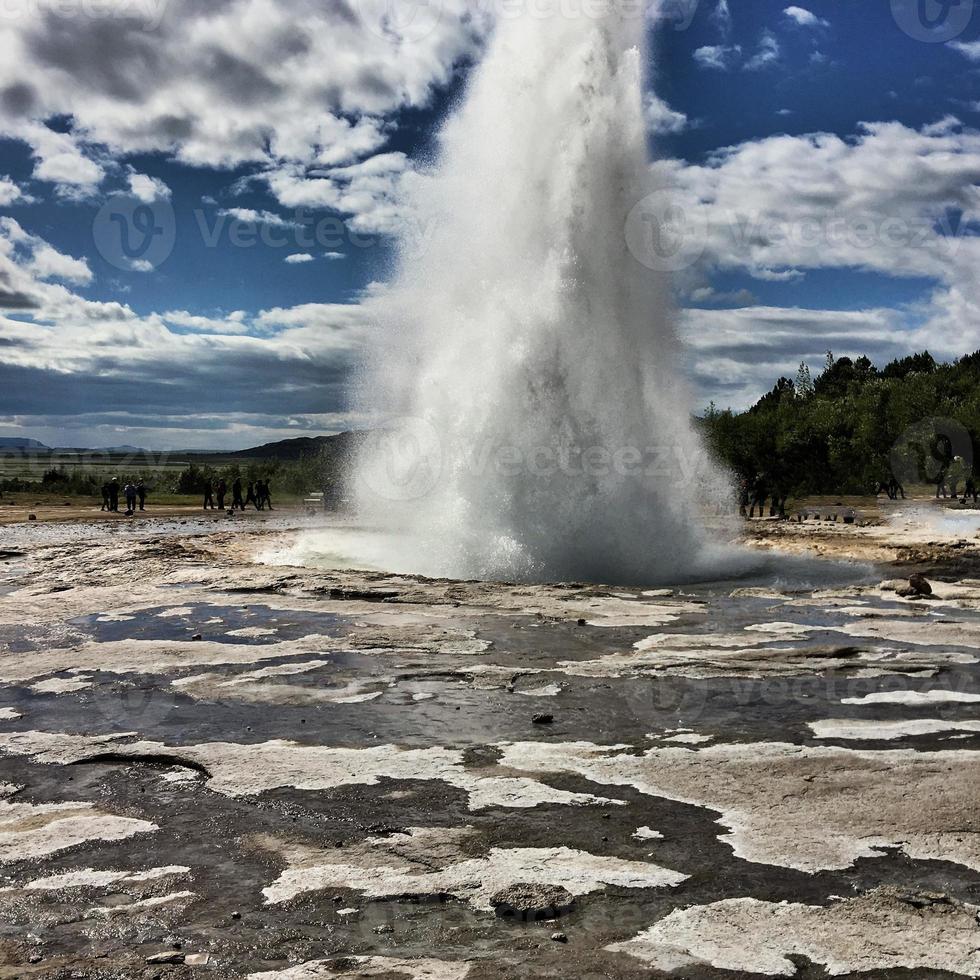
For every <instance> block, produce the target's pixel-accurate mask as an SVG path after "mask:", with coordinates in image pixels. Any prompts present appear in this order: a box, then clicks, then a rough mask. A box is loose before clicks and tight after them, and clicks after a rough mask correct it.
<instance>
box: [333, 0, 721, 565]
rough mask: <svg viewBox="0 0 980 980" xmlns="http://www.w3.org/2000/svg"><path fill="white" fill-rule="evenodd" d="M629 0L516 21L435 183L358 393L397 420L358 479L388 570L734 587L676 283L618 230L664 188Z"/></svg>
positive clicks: (421, 199) (471, 95) (502, 32)
mask: <svg viewBox="0 0 980 980" xmlns="http://www.w3.org/2000/svg"><path fill="white" fill-rule="evenodd" d="M618 6H619V5H617V4H610V5H609V8H610V9H609V11H608V12H607V13H605V14H603V15H602V16H601V17H598V18H589V17H586V16H584V15H583V16H578V17H574V16H565V17H561V16H553V17H548V18H533V17H523V18H510V19H503V20H502V21H501V23H500V24H499V25H498V27H497V31H496V34H495V36H494V39H493V42H492V44H491V47H490V50H489V51H488V53H487V56H486V58H485V59H484V61H483V63H482V64H481V66H480V68H479V69H478V70H477V71H476V73H475V76H474V78H473V79H472V81H471V83H470V88H469V92H468V95H467V98H466V99H465V102H464V104H463V105H462V107H461V108H460V109H459V111H458V112H457V113H456V114H455V115H454V117H453V118H452V119H450V121H449V122H448V123H447V125H446V127H445V129H444V132H443V134H442V152H441V158H440V160H439V163H438V166H437V168H436V171H435V173H434V174H433V175H431V176H430V177H426V178H424V179H420V180H419V182H418V187H417V188H416V190H415V193H414V199H413V201H412V204H413V210H414V212H415V213H416V214H417V215H419V216H420V219H421V220H420V223H419V224H418V225H417V226H416V229H415V230H416V231H417V232H418V231H419V230H422V231H423V232H424V234H414V235H410V236H406V237H405V239H404V240H403V241H402V244H401V250H400V268H399V272H398V274H397V276H396V279H395V281H394V283H393V284H392V287H391V289H390V290H389V291H387V292H386V294H385V296H384V297H383V298H382V299H381V300H380V301H379V303H378V309H379V322H380V326H381V330H382V333H381V336H380V337H378V338H377V340H376V341H375V342H374V349H375V354H374V355H373V356H372V360H371V363H370V364H369V365H368V366H367V367H366V368H365V370H364V372H363V374H362V375H361V376H360V377H359V380H358V390H357V397H356V399H355V403H356V408H358V409H359V410H360V411H361V412H364V413H367V414H369V415H371V416H372V417H373V418H375V419H379V420H380V425H381V427H380V428H379V429H376V430H375V432H374V434H373V435H372V436H371V437H370V438H369V439H368V440H367V442H366V444H365V445H364V447H363V449H362V451H361V452H360V454H359V456H358V458H357V460H356V463H355V466H354V468H353V469H354V472H353V480H352V493H353V495H354V497H355V499H356V503H357V506H358V510H359V513H360V514H361V515H362V516H363V517H364V518H365V520H366V522H367V523H368V524H369V525H370V526H372V527H374V528H377V529H378V530H380V531H381V532H382V534H381V537H380V539H379V540H380V542H381V543H380V544H378V543H376V544H375V553H374V554H373V556H372V560H373V562H374V563H377V564H381V565H383V566H385V567H388V568H390V569H392V570H400V571H415V572H421V573H424V574H430V575H443V576H450V577H463V578H493V579H511V580H536V581H545V580H552V581H554V580H591V581H603V582H610V583H612V582H624V581H629V582H636V583H640V582H662V581H666V580H670V581H679V580H682V579H685V578H687V579H690V578H697V577H703V576H706V575H709V576H710V577H718V572H719V565H718V561H719V549H718V547H717V546H716V545H715V544H712V545H711V546H709V544H708V540H709V532H707V531H706V530H705V524H704V520H705V517H704V512H705V509H706V506H705V505H706V504H707V505H708V509H710V505H712V504H716V505H717V506H716V508H715V512H716V517H717V514H720V513H721V512H722V511H723V510H726V509H730V508H728V507H727V503H728V499H729V496H730V487H729V486H728V483H727V479H726V477H724V476H723V475H721V474H720V472H718V471H716V470H715V469H714V468H713V466H712V465H711V463H710V462H709V460H708V459H707V457H706V454H705V451H704V449H703V447H702V446H701V444H700V442H699V440H698V438H697V436H696V434H695V432H694V430H693V428H692V425H691V422H690V409H689V402H688V399H687V396H686V392H685V388H684V384H683V383H682V382H681V380H680V379H679V377H678V369H677V366H676V363H675V357H676V355H677V353H678V346H679V345H678V340H677V336H676V333H675V329H674V326H673V324H672V320H671V311H670V303H669V300H668V295H667V294H668V288H669V284H668V282H667V281H666V277H665V276H664V275H661V274H657V273H654V272H651V271H650V269H648V268H645V267H644V266H643V265H642V264H640V262H638V261H637V260H636V258H634V256H633V255H632V254H631V253H630V250H629V248H628V247H627V241H626V236H625V234H624V228H625V227H626V224H627V218H628V216H629V215H630V213H631V211H633V210H634V208H635V206H636V205H637V203H638V202H640V201H641V200H643V199H644V198H645V197H646V196H647V195H649V194H651V192H654V191H656V188H655V187H654V186H653V185H652V183H651V177H650V168H649V165H648V160H647V142H646V133H645V128H644V113H643V97H642V92H643V86H642V69H641V49H642V42H643V37H644V21H643V18H642V17H641V16H636V15H633V16H631V15H627V14H624V13H621V12H619V11H618V9H617V8H618ZM715 523H716V524H718V525H720V524H721V523H722V522H721V520H720V518H719V519H716V521H715ZM725 536H727V535H725ZM725 536H720V527H714V528H713V529H712V530H711V532H710V539H711V541H712V542H718V541H721V540H723V538H724V537H725Z"/></svg>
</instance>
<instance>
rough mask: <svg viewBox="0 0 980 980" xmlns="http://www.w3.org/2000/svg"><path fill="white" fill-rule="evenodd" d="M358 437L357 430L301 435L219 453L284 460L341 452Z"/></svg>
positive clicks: (228, 455) (228, 456)
mask: <svg viewBox="0 0 980 980" xmlns="http://www.w3.org/2000/svg"><path fill="white" fill-rule="evenodd" d="M360 438H362V434H361V433H359V432H341V433H338V434H337V435H335V436H301V437H299V438H297V439H283V440H281V441H279V442H268V443H266V444H265V445H262V446H256V447H255V448H254V449H241V450H239V451H238V452H233V453H221V454H220V455H221V456H222V457H225V458H227V459H278V460H283V461H284V462H286V461H290V460H299V459H309V458H310V457H313V456H334V455H338V454H342V453H345V452H347V451H348V450H350V449H352V448H353V447H354V446H356V445H357V442H358V440H359V439H360Z"/></svg>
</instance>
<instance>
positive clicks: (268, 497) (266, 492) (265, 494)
mask: <svg viewBox="0 0 980 980" xmlns="http://www.w3.org/2000/svg"><path fill="white" fill-rule="evenodd" d="M262 499H263V500H264V501H265V505H266V507H268V508H269V510H272V490H271V489H270V487H269V481H268V480H266V481H265V483H264V484H263V485H262Z"/></svg>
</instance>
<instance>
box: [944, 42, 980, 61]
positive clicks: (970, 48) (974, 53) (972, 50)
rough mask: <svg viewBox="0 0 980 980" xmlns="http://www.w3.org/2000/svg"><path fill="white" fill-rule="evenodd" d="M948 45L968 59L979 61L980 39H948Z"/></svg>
mask: <svg viewBox="0 0 980 980" xmlns="http://www.w3.org/2000/svg"><path fill="white" fill-rule="evenodd" d="M949 46H950V47H951V48H952V49H953V50H954V51H959V53H960V54H961V55H963V56H964V57H966V58H969V60H970V61H980V41H950V43H949Z"/></svg>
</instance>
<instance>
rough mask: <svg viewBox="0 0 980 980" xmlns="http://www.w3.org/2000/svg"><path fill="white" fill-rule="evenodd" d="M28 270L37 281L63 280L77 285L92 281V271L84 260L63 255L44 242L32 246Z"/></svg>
mask: <svg viewBox="0 0 980 980" xmlns="http://www.w3.org/2000/svg"><path fill="white" fill-rule="evenodd" d="M30 270H31V272H33V273H34V275H36V276H37V277H38V279H63V280H65V281H66V282H73V283H76V284H78V285H85V284H87V283H90V282H91V281H92V270H91V269H90V268H89V267H88V262H87V261H86V260H85V259H76V258H73V257H72V256H70V255H63V254H62V253H61V252H59V251H57V250H56V249H54V248H52V247H51V246H50V245H48V244H47V243H46V242H44V243H38V244H36V245H35V246H34V249H33V257H32V259H31V263H30Z"/></svg>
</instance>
